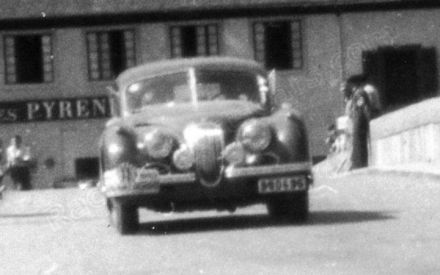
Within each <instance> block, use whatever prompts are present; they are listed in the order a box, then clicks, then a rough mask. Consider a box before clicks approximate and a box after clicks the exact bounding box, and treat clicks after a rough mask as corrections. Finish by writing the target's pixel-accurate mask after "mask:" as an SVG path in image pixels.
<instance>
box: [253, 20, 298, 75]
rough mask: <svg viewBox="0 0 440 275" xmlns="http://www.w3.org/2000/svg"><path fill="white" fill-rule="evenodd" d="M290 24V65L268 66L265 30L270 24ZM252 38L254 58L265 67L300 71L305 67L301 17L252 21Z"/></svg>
mask: <svg viewBox="0 0 440 275" xmlns="http://www.w3.org/2000/svg"><path fill="white" fill-rule="evenodd" d="M277 23H278V24H287V23H288V24H290V31H289V37H288V40H290V41H289V42H290V51H291V52H290V54H289V55H290V56H291V60H289V62H290V66H288V67H287V68H286V67H285V66H280V67H281V68H277V67H270V68H269V67H268V60H267V55H266V54H267V51H268V50H267V48H266V47H267V42H266V38H267V34H266V30H267V29H268V26H269V25H270V24H277ZM251 28H252V39H253V45H254V59H255V60H256V61H258V62H260V63H261V64H263V65H264V66H265V67H266V68H267V69H276V70H296V71H301V70H304V68H305V61H304V58H305V52H304V33H303V28H304V27H303V22H302V20H301V19H292V18H276V19H269V20H268V19H261V20H256V21H253V22H252V26H251Z"/></svg>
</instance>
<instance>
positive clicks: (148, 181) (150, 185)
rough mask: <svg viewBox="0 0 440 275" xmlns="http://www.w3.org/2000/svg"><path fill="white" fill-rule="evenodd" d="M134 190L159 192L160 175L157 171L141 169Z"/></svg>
mask: <svg viewBox="0 0 440 275" xmlns="http://www.w3.org/2000/svg"><path fill="white" fill-rule="evenodd" d="M134 188H135V189H141V190H143V191H145V190H150V191H152V192H153V191H154V192H159V173H158V172H157V171H156V170H155V169H139V170H138V171H137V175H136V179H135V183H134Z"/></svg>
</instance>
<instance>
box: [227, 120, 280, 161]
mask: <svg viewBox="0 0 440 275" xmlns="http://www.w3.org/2000/svg"><path fill="white" fill-rule="evenodd" d="M246 127H251V128H254V129H250V130H249V129H248V131H249V132H251V131H256V132H257V135H259V136H260V137H264V140H262V142H261V144H255V142H254V143H252V139H253V138H255V136H254V137H245V136H244V135H245V134H246V133H245V131H246ZM272 136H273V133H272V129H271V127H270V125H269V124H268V123H266V122H263V121H261V120H259V119H256V118H252V119H250V120H246V121H245V122H243V123H242V124H241V125H240V127H239V129H238V132H237V138H236V140H237V142H239V143H241V144H242V145H243V147H244V148H245V149H246V150H247V151H249V152H251V153H261V152H263V151H265V150H266V149H267V148H269V146H270V145H271V143H272V139H273V137H272Z"/></svg>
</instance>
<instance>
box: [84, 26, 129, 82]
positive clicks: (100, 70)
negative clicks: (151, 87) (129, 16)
mask: <svg viewBox="0 0 440 275" xmlns="http://www.w3.org/2000/svg"><path fill="white" fill-rule="evenodd" d="M114 33H119V36H121V37H122V39H121V41H120V42H121V43H122V44H123V45H124V47H123V48H124V49H123V52H122V54H123V58H124V59H125V60H124V63H125V64H124V66H122V67H124V68H122V69H121V70H119V72H117V71H115V68H114V65H112V62H111V60H112V58H114V57H112V54H113V52H112V51H111V47H112V46H111V42H110V39H111V36H112V34H114ZM128 34H129V35H130V36H131V41H129V40H128V38H126V35H128ZM105 36H107V45H106V46H105V41H104V37H105ZM91 37H94V38H93V39H94V40H95V41H94V42H91V40H90V39H91ZM85 43H86V50H87V57H86V58H87V69H88V79H89V81H110V80H113V79H114V78H115V77H116V76H117V75H118V74H119V73H120V72H122V71H124V70H126V69H128V68H131V67H134V66H135V65H136V64H137V58H136V31H135V29H134V28H124V29H110V30H90V31H86V33H85ZM92 43H94V46H95V49H94V50H93V51H92ZM127 44H130V45H129V47H128V48H127ZM106 47H108V49H107V48H106ZM104 50H108V53H107V54H108V59H109V60H108V64H104V62H105V61H104V60H103V59H104V55H105V53H104ZM93 54H96V63H94V62H95V61H94V60H93V57H92V56H93ZM121 59H122V58H121ZM105 66H108V68H104V67H105ZM106 69H107V70H108V71H107V72H106Z"/></svg>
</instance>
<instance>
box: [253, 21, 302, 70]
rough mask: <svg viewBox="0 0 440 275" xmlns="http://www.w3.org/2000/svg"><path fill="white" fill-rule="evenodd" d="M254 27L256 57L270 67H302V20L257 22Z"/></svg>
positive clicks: (286, 68)
mask: <svg viewBox="0 0 440 275" xmlns="http://www.w3.org/2000/svg"><path fill="white" fill-rule="evenodd" d="M253 29H254V46H255V59H256V60H257V61H258V62H260V63H262V64H264V65H265V66H266V68H268V69H279V70H288V69H302V67H303V55H302V37H301V22H300V21H299V20H294V21H267V22H257V23H255V24H254V26H253Z"/></svg>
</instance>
